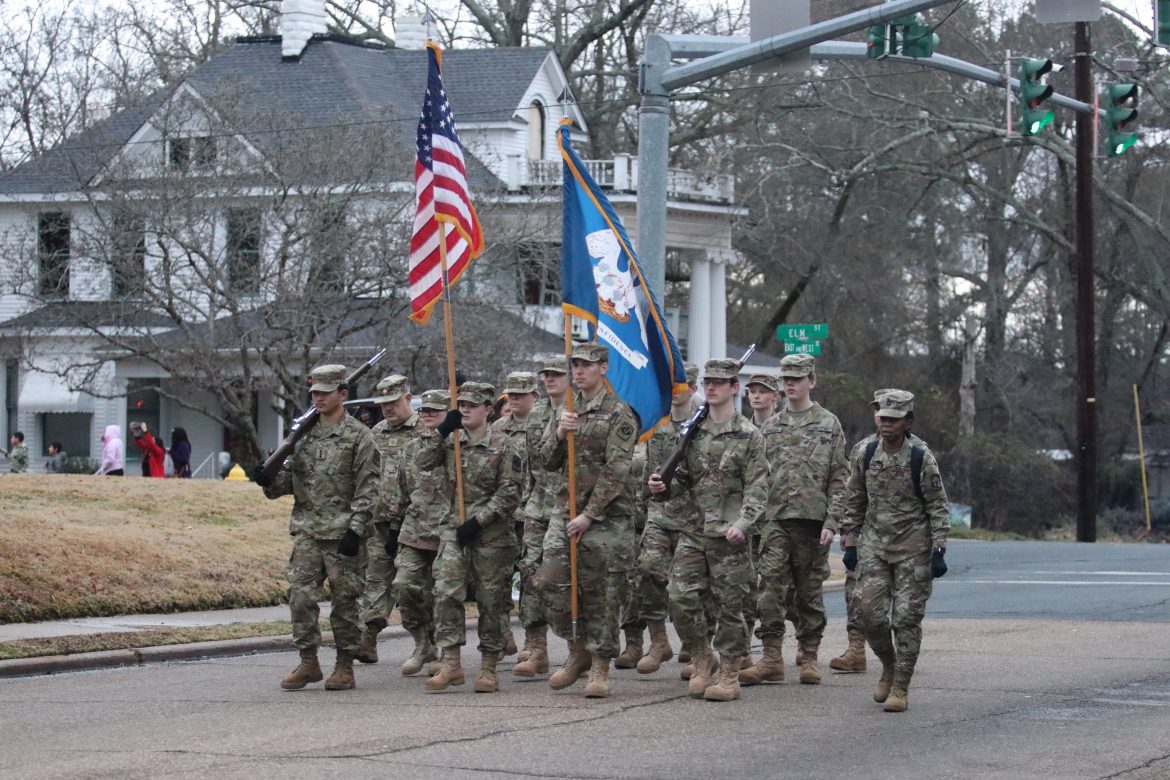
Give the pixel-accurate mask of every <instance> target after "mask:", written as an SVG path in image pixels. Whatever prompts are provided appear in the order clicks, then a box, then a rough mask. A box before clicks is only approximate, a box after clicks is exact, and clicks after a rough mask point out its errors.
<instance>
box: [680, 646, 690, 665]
mask: <svg viewBox="0 0 1170 780" xmlns="http://www.w3.org/2000/svg"><path fill="white" fill-rule="evenodd" d="M678 662H679V663H680V664H689V663H690V662H691V651H690V650H687V649H686V648H685V647H681V648H679V651H678Z"/></svg>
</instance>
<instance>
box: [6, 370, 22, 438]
mask: <svg viewBox="0 0 1170 780" xmlns="http://www.w3.org/2000/svg"><path fill="white" fill-rule="evenodd" d="M18 372H19V364H18V363H17V362H16V361H15V360H6V361H4V407H5V408H4V411H5V417H4V419H5V428H4V431H5V436H4V440H5V441H8V436H9V435H11V434H12V433H13V432H14V431H15V430H16V399H17V387H18V385H17V381H16V380H17V379H18V378H19V377H18V376H17V374H18Z"/></svg>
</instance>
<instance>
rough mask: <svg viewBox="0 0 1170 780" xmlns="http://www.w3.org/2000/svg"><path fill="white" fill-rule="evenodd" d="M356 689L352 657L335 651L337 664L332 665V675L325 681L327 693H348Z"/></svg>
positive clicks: (340, 651)
mask: <svg viewBox="0 0 1170 780" xmlns="http://www.w3.org/2000/svg"><path fill="white" fill-rule="evenodd" d="M356 687H357V682H356V681H355V680H354V679H353V656H352V655H350V654H349V653H346V652H344V651H342V650H338V651H337V663H336V664H334V665H333V674H331V675H329V677H328V679H326V680H325V690H327V691H349V690H352V689H354V688H356Z"/></svg>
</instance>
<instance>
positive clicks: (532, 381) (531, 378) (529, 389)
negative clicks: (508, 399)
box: [504, 371, 536, 395]
mask: <svg viewBox="0 0 1170 780" xmlns="http://www.w3.org/2000/svg"><path fill="white" fill-rule="evenodd" d="M504 392H505V393H518V394H521V395H522V394H524V393H535V392H536V374H534V373H532V372H531V371H513V372H512V373H510V374H508V378H507V379H505V380H504Z"/></svg>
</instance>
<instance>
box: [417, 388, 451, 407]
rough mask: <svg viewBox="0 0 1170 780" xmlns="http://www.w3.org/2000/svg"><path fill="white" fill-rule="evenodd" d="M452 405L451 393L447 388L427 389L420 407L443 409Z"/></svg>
mask: <svg viewBox="0 0 1170 780" xmlns="http://www.w3.org/2000/svg"><path fill="white" fill-rule="evenodd" d="M450 407H451V394H450V393H448V392H447V391H446V390H427V391H426V392H425V393H423V394H422V403H421V404H419V405H418V408H419V409H433V410H436V411H440V412H441V411H443V410H444V409H449V408H450Z"/></svg>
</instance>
